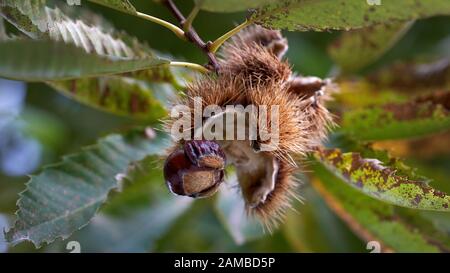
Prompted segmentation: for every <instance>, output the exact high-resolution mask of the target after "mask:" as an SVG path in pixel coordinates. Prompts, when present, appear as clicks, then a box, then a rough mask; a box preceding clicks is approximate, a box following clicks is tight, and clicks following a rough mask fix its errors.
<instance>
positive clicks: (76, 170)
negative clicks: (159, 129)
mask: <svg viewBox="0 0 450 273" xmlns="http://www.w3.org/2000/svg"><path fill="white" fill-rule="evenodd" d="M164 142H165V139H164V138H163V137H162V136H161V135H160V136H158V137H156V138H153V139H149V138H147V137H146V136H145V134H144V133H143V132H135V133H132V134H130V135H126V136H124V135H111V136H108V137H106V138H104V139H102V140H100V141H99V142H98V143H97V144H96V145H93V146H90V147H87V148H85V149H83V151H82V152H80V153H78V154H74V155H71V156H66V157H64V158H63V160H62V162H60V163H58V164H56V165H52V166H49V167H46V168H44V170H43V171H42V172H41V173H40V174H38V175H36V176H33V177H32V178H31V180H30V181H29V183H28V184H27V189H26V190H25V191H24V192H23V193H21V197H20V199H19V201H18V207H19V210H18V211H17V220H16V222H15V224H14V226H13V227H12V228H11V229H10V230H9V231H7V232H6V239H7V240H8V241H9V242H11V243H18V242H21V241H24V240H27V241H31V242H32V243H33V244H34V245H35V246H36V247H39V246H41V245H42V244H43V243H51V242H53V241H54V240H55V239H57V238H63V239H65V238H68V237H69V236H70V235H71V234H72V233H73V232H74V231H76V230H78V229H80V228H82V227H84V226H85V225H86V224H87V223H88V222H89V221H90V219H91V218H92V217H93V216H94V215H95V213H96V212H97V211H98V209H99V208H100V206H101V205H102V204H103V203H104V202H105V201H106V198H107V197H108V194H109V193H110V191H111V190H113V189H117V188H118V186H119V183H120V175H121V174H123V173H126V172H127V168H128V166H129V165H130V164H131V163H132V162H135V161H138V160H142V159H143V158H145V157H147V156H149V155H157V154H159V153H160V152H161V151H162V150H163V148H162V147H164ZM118 175H119V177H118Z"/></svg>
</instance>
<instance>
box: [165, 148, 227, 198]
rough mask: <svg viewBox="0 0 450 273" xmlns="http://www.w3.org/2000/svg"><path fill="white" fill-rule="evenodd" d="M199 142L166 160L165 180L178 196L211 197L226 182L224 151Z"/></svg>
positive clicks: (180, 150)
mask: <svg viewBox="0 0 450 273" xmlns="http://www.w3.org/2000/svg"><path fill="white" fill-rule="evenodd" d="M196 142H201V141H196ZM196 142H190V143H189V144H187V143H186V144H185V146H184V148H182V149H178V150H176V151H174V152H173V153H172V154H170V155H169V157H168V158H167V159H166V162H165V164H164V178H165V180H166V184H167V186H168V187H169V189H170V191H171V192H173V193H174V194H177V195H185V196H190V197H194V198H201V197H208V196H211V195H213V194H214V193H216V192H217V190H218V189H219V186H220V184H221V183H222V182H223V178H224V175H225V174H224V169H223V166H224V165H225V158H224V157H225V156H223V157H221V156H220V155H219V154H223V152H222V151H221V150H220V147H219V146H218V145H217V143H214V142H213V144H216V145H217V146H215V145H211V144H212V143H205V144H204V143H196ZM209 145H210V146H209ZM186 146H187V147H186ZM186 151H188V152H186ZM220 158H221V159H220ZM221 161H222V162H221ZM215 167H218V168H215Z"/></svg>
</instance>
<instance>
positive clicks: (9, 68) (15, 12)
mask: <svg viewBox="0 0 450 273" xmlns="http://www.w3.org/2000/svg"><path fill="white" fill-rule="evenodd" d="M1 1H2V2H0V8H1V9H0V14H1V15H2V16H3V17H4V18H6V19H7V20H8V21H9V22H11V23H12V24H13V25H15V26H16V27H17V28H18V29H19V30H21V31H22V32H24V33H25V34H27V35H28V36H29V37H30V38H33V39H38V41H27V40H25V39H24V40H22V41H12V42H10V43H12V44H8V43H7V44H4V45H2V46H3V47H4V48H3V49H2V52H3V54H4V55H11V56H14V59H17V60H18V61H17V64H16V63H14V62H12V57H9V58H8V59H5V60H7V61H6V62H5V63H6V64H3V63H2V74H0V76H3V77H7V78H14V79H21V80H30V81H47V80H62V79H73V78H82V77H94V76H101V75H106V74H120V73H126V72H133V71H138V70H146V69H150V68H154V67H157V66H161V65H167V64H168V63H169V61H168V60H166V59H164V58H160V57H157V56H156V55H155V54H154V52H153V51H152V50H150V48H148V46H147V45H145V44H142V43H140V42H139V41H137V39H135V38H133V37H130V36H128V35H126V34H125V33H123V32H119V31H115V30H111V29H107V28H104V27H103V25H100V24H98V25H92V24H90V23H85V22H84V21H83V20H81V19H80V18H74V19H72V18H71V17H69V16H68V15H66V14H65V13H64V12H63V11H61V10H60V9H59V8H58V7H55V8H50V7H48V6H46V5H45V4H46V1H44V0H40V1H32V0H25V1H19V2H18V1H10V0H1ZM73 8H74V7H73ZM26 42H28V43H29V45H28V47H29V48H31V49H28V53H27V52H25V50H24V48H26V47H27V45H26ZM16 44H18V45H17V48H15V49H12V48H11V47H12V46H14V45H16ZM35 44H36V49H35V51H34V52H33V49H32V48H33V47H34V45H35ZM46 47H47V51H45V48H46ZM65 47H66V48H65ZM5 50H8V51H5ZM37 50H39V52H37ZM9 51H11V52H9ZM21 54H23V56H24V57H26V58H24V57H22V58H18V57H20V55H21ZM27 54H31V55H32V56H38V60H37V61H41V62H42V60H46V61H47V63H49V64H50V65H49V69H48V71H45V69H44V68H43V67H41V66H42V63H39V65H41V66H37V65H36V64H34V63H33V62H34V58H29V56H27ZM38 54H39V55H38ZM69 54H70V55H71V56H68V55H69ZM5 58H7V56H5ZM2 59H3V58H2ZM77 59H79V61H76V60H77ZM89 60H91V62H89ZM64 63H65V64H64ZM52 65H53V66H52ZM60 68H61V69H60ZM166 69H168V68H166ZM15 70H18V71H19V72H18V73H17V75H16V76H14V74H16V73H14V71H15ZM42 70H43V71H42Z"/></svg>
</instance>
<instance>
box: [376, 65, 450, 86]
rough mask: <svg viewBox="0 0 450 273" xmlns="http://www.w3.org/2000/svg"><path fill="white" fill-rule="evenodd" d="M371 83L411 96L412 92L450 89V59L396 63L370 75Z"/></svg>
mask: <svg viewBox="0 0 450 273" xmlns="http://www.w3.org/2000/svg"><path fill="white" fill-rule="evenodd" d="M368 80H369V82H371V83H373V84H374V85H376V86H377V87H378V88H393V89H395V90H398V91H404V92H405V93H408V94H410V93H411V91H412V90H414V91H415V90H417V91H419V92H422V91H424V90H439V89H448V88H450V59H449V58H443V59H439V60H433V61H428V62H421V63H419V62H396V63H394V64H393V65H390V66H388V67H384V68H381V69H380V70H378V71H376V72H375V73H373V74H371V75H369V77H368Z"/></svg>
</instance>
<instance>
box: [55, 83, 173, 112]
mask: <svg viewBox="0 0 450 273" xmlns="http://www.w3.org/2000/svg"><path fill="white" fill-rule="evenodd" d="M48 84H49V85H50V86H52V87H53V88H55V89H56V90H58V91H60V92H62V93H63V94H64V95H66V96H68V97H70V98H72V99H74V100H76V101H79V102H81V103H84V104H86V105H88V106H91V107H94V108H97V109H100V110H103V111H106V112H109V113H112V114H116V115H122V116H131V117H134V118H139V119H144V120H146V121H157V120H159V119H161V118H163V117H164V116H165V115H166V113H167V112H166V107H165V103H166V101H167V99H168V98H169V97H171V96H173V95H174V94H173V90H172V89H171V88H170V87H169V86H167V85H163V84H148V83H145V82H140V81H136V80H134V79H131V78H125V77H116V76H107V77H99V78H83V79H77V80H70V81H53V82H48Z"/></svg>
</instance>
